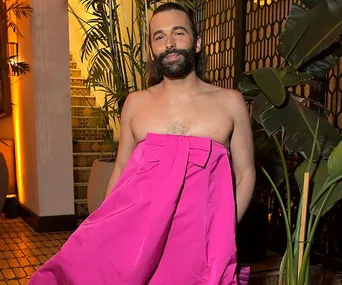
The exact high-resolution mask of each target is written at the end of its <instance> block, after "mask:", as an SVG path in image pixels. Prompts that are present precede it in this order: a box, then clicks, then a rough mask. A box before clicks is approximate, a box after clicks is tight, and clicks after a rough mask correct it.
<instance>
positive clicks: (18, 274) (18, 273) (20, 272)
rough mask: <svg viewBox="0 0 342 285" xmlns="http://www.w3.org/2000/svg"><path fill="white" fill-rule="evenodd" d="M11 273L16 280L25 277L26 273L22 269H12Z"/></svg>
mask: <svg viewBox="0 0 342 285" xmlns="http://www.w3.org/2000/svg"><path fill="white" fill-rule="evenodd" d="M13 271H14V274H15V276H16V277H17V278H22V277H25V276H26V272H25V271H24V270H23V269H22V268H14V269H13Z"/></svg>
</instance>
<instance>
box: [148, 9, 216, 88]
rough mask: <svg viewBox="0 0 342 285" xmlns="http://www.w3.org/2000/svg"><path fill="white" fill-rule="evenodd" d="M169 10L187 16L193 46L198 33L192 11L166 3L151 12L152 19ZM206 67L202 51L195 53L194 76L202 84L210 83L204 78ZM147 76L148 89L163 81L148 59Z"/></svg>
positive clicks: (154, 65) (153, 64)
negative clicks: (201, 81) (202, 82)
mask: <svg viewBox="0 0 342 285" xmlns="http://www.w3.org/2000/svg"><path fill="white" fill-rule="evenodd" d="M171 10H177V11H181V12H184V13H185V14H186V15H187V16H188V18H189V21H190V26H191V32H192V36H193V39H194V44H195V42H196V39H197V37H198V33H197V29H196V25H195V22H194V20H193V11H187V10H186V9H184V8H183V7H182V6H180V5H179V4H176V3H173V2H168V3H165V4H163V5H160V6H159V7H158V8H157V9H155V10H154V12H153V15H152V18H153V17H154V16H155V15H157V14H158V13H161V12H166V11H171ZM150 42H151V35H150ZM206 66H207V57H206V55H205V53H204V51H203V49H201V51H200V52H199V53H196V56H195V71H196V75H197V76H198V77H199V78H200V79H201V80H203V81H204V82H208V83H210V80H209V79H208V78H207V76H206V72H207V70H206ZM147 76H148V77H147V85H148V86H149V87H151V86H154V85H157V84H159V83H160V82H162V81H163V74H162V73H161V72H160V71H159V70H158V68H157V66H156V64H155V62H153V61H152V59H149V61H148V65H147Z"/></svg>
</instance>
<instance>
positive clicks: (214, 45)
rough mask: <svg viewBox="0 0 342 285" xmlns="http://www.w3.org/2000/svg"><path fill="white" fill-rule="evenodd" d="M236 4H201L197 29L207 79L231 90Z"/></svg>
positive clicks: (228, 1)
mask: <svg viewBox="0 0 342 285" xmlns="http://www.w3.org/2000/svg"><path fill="white" fill-rule="evenodd" d="M235 19H236V5H235V0H225V1H217V0H205V1H204V0H203V1H200V3H199V6H198V9H197V13H196V20H197V27H198V30H199V31H200V34H201V36H202V40H203V47H204V50H205V52H206V54H207V56H208V75H209V77H210V79H211V80H212V81H213V83H214V84H215V85H218V86H221V87H225V88H232V87H233V79H234V73H235V67H234V50H235V39H236V37H235V26H234V24H235Z"/></svg>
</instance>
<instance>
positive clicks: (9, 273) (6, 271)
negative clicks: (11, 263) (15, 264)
mask: <svg viewBox="0 0 342 285" xmlns="http://www.w3.org/2000/svg"><path fill="white" fill-rule="evenodd" d="M2 274H3V275H4V276H5V278H7V279H12V278H14V277H15V274H14V272H13V270H12V269H4V270H2Z"/></svg>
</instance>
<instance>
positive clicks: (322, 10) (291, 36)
mask: <svg viewBox="0 0 342 285" xmlns="http://www.w3.org/2000/svg"><path fill="white" fill-rule="evenodd" d="M303 13H304V12H303V9H300V8H298V5H294V6H293V9H292V10H291V13H290V15H289V20H288V21H289V24H288V25H287V28H286V29H285V31H284V32H283V34H282V35H281V37H280V43H279V45H278V51H279V53H280V54H281V55H282V56H284V57H285V56H286V55H288V53H289V52H290V51H291V49H292V48H293V45H294V43H295V42H297V41H298V39H300V41H299V42H298V44H297V45H296V46H295V47H294V49H293V51H292V52H291V53H290V55H289V56H288V58H287V60H288V61H289V62H290V63H291V65H292V66H294V67H295V68H296V69H297V70H298V69H299V68H300V67H301V66H302V65H303V64H305V63H307V62H308V61H310V60H311V59H312V58H314V57H315V56H317V55H318V54H319V53H321V52H322V51H323V50H325V49H327V48H328V47H329V46H330V45H331V44H332V43H333V42H334V40H335V39H336V38H337V37H338V36H339V35H341V34H342V17H341V14H342V1H339V0H326V1H321V2H320V3H319V4H317V5H315V6H314V7H313V8H312V9H311V10H309V11H307V12H306V13H305V15H303Z"/></svg>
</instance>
